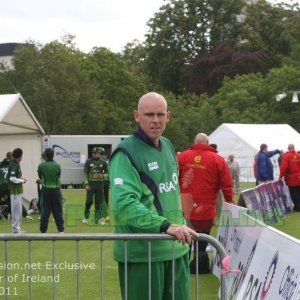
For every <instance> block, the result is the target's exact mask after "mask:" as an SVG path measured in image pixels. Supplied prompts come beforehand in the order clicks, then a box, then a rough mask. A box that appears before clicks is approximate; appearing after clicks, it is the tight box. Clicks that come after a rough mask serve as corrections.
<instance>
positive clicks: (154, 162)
mask: <svg viewBox="0 0 300 300" xmlns="http://www.w3.org/2000/svg"><path fill="white" fill-rule="evenodd" d="M148 168H149V171H153V170H156V169H159V166H158V163H157V161H153V162H151V163H149V164H148Z"/></svg>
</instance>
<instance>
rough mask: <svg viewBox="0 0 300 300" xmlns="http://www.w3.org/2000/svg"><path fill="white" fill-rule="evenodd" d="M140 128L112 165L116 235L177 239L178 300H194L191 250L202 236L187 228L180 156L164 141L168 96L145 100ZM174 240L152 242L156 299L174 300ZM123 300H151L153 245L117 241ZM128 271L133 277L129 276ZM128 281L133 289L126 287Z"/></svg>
mask: <svg viewBox="0 0 300 300" xmlns="http://www.w3.org/2000/svg"><path fill="white" fill-rule="evenodd" d="M134 117H135V121H136V122H137V123H138V124H139V127H138V129H137V130H136V131H135V132H134V134H133V135H132V136H130V137H129V138H127V139H125V140H124V141H122V142H121V143H120V144H119V145H118V146H117V148H116V149H115V151H114V152H113V154H112V158H111V161H110V164H109V174H110V184H111V198H112V209H113V214H114V218H115V231H116V233H127V234H128V233H129V234H130V233H132V234H134V233H160V232H165V233H167V234H169V235H172V236H175V237H176V238H177V239H178V240H179V241H180V242H181V243H175V244H174V245H175V270H176V271H175V274H174V276H175V278H174V281H175V295H174V299H176V300H188V299H190V291H189V285H190V282H189V254H188V253H189V247H188V245H187V243H188V244H190V243H191V235H194V236H197V233H196V232H195V231H193V230H192V229H191V228H189V227H187V226H186V225H185V220H184V218H183V214H182V208H181V201H180V193H179V185H178V165H177V161H176V154H175V151H174V148H173V146H172V144H171V143H170V141H169V140H168V139H166V138H164V137H162V136H161V135H162V133H163V131H164V129H165V126H166V123H167V122H168V121H169V118H170V112H168V111H167V102H166V100H165V98H164V97H163V96H162V95H160V94H157V93H154V92H151V93H148V94H146V95H144V96H143V97H141V99H140V100H139V103H138V110H137V111H134ZM172 247H173V242H172V241H166V240H161V241H153V242H152V243H151V295H152V299H155V300H161V299H164V300H167V299H173V298H172V296H173V293H172V286H173V285H172V282H173V281H172V280H173V278H172V258H173V251H172V249H173V248H172ZM114 258H115V260H117V261H118V267H119V280H120V286H121V293H122V298H123V299H125V298H126V291H127V298H128V299H130V300H140V299H148V295H149V282H150V278H148V274H149V272H148V268H149V265H148V259H149V257H148V241H140V240H139V241H138V240H135V241H134V240H129V241H127V264H125V256H124V241H116V242H115V245H114ZM125 270H127V277H125ZM125 278H127V287H126V286H125Z"/></svg>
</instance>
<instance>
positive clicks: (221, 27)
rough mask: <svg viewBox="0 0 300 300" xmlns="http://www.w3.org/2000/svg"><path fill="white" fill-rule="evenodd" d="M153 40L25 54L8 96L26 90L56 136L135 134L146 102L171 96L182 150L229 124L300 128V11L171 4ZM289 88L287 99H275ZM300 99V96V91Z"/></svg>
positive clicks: (3, 80)
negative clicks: (146, 97) (149, 96)
mask: <svg viewBox="0 0 300 300" xmlns="http://www.w3.org/2000/svg"><path fill="white" fill-rule="evenodd" d="M147 25H148V28H149V30H148V32H147V33H146V34H145V41H144V42H140V41H136V40H135V41H132V42H129V43H127V44H126V45H125V47H124V48H123V50H122V51H121V52H120V53H113V52H111V51H110V50H109V49H107V48H102V47H95V48H93V49H92V50H91V51H90V52H89V53H83V52H81V51H80V50H79V49H78V48H77V47H76V45H75V44H74V42H73V41H74V36H72V35H66V36H64V37H63V38H62V39H61V40H56V41H52V42H50V43H48V44H45V45H41V44H40V43H38V42H35V41H28V42H27V43H26V44H24V46H22V47H19V48H17V49H16V50H15V52H14V55H13V65H14V68H13V69H8V68H6V67H5V66H4V65H2V66H1V72H0V93H1V94H4V93H16V92H19V93H21V94H22V96H23V97H24V99H25V100H26V102H27V103H28V105H29V107H30V108H31V110H32V111H33V113H34V115H35V116H36V117H37V119H38V120H39V122H40V123H41V125H42V127H43V128H44V130H45V132H46V133H47V134H130V133H132V131H133V130H134V128H135V124H134V121H133V117H132V111H133V109H134V108H135V107H136V103H137V101H138V99H139V97H140V96H141V95H142V94H143V93H145V92H148V91H151V90H154V91H158V92H160V93H162V94H163V95H165V97H166V99H167V100H168V104H169V109H170V110H171V112H172V118H171V121H170V122H169V124H168V126H167V130H166V132H165V135H166V136H167V137H169V138H170V139H171V140H172V142H173V143H174V145H175V147H176V149H177V150H178V151H179V150H182V149H184V148H186V147H189V145H190V144H191V142H192V141H193V139H194V136H195V134H196V133H197V132H199V131H203V132H206V133H207V134H210V133H211V132H212V131H213V130H214V129H216V128H217V127H218V126H219V125H220V124H222V123H261V124H263V123H288V124H290V125H291V126H292V127H294V128H295V129H296V130H298V131H300V121H299V120H300V109H299V104H297V103H292V102H291V99H292V96H293V93H294V91H300V68H299V66H300V7H299V4H297V1H295V3H292V4H290V5H287V4H280V5H272V4H270V3H268V2H267V1H265V0H258V1H257V2H256V3H255V4H246V1H244V0H167V1H165V4H164V5H163V6H162V7H161V8H160V9H159V11H158V12H157V13H155V14H154V16H153V17H152V18H151V19H150V20H149V21H148V23H147ZM283 92H285V93H286V94H287V97H286V99H285V100H282V101H280V102H277V101H276V100H275V96H276V95H277V94H279V93H283ZM299 97H300V92H299Z"/></svg>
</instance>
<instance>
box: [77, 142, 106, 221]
mask: <svg viewBox="0 0 300 300" xmlns="http://www.w3.org/2000/svg"><path fill="white" fill-rule="evenodd" d="M104 151H105V150H104V148H102V147H94V148H93V149H92V157H91V158H89V159H88V160H87V161H86V162H85V165H84V184H85V190H86V202H85V210H84V219H83V220H82V223H84V224H86V223H87V220H88V218H89V216H90V208H91V206H92V204H93V199H94V198H95V214H94V219H95V224H98V223H99V224H101V225H104V224H105V222H106V221H108V220H109V218H108V215H107V209H108V208H107V204H106V201H105V194H104V188H105V185H106V184H107V182H108V167H107V163H106V161H105V160H104V159H102V158H101V157H100V155H101V153H104ZM101 217H102V218H101Z"/></svg>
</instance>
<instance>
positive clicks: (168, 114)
mask: <svg viewBox="0 0 300 300" xmlns="http://www.w3.org/2000/svg"><path fill="white" fill-rule="evenodd" d="M171 115H172V113H171V112H170V111H167V122H169V121H170V119H171Z"/></svg>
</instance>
